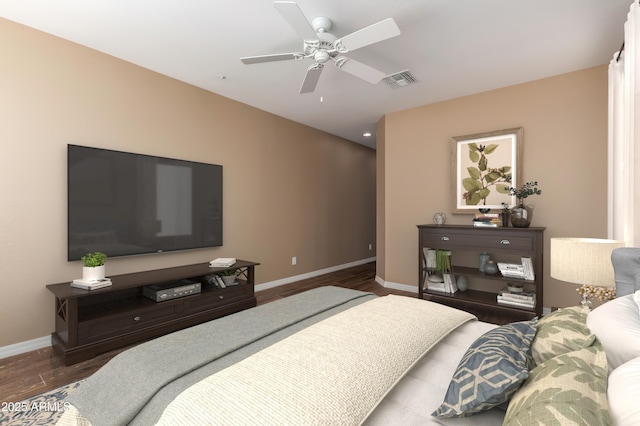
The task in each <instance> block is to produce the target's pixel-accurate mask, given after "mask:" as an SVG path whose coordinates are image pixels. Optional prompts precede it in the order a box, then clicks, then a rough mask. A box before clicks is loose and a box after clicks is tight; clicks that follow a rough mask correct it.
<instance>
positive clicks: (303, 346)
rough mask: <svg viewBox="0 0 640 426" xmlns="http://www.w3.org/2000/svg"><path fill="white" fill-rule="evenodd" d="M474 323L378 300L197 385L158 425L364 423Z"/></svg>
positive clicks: (442, 310)
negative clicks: (410, 374) (433, 353)
mask: <svg viewBox="0 0 640 426" xmlns="http://www.w3.org/2000/svg"><path fill="white" fill-rule="evenodd" d="M472 318H473V316H472V315H470V314H468V313H466V312H462V311H458V310H455V309H451V308H448V307H445V306H442V305H438V304H434V303H431V302H426V301H419V300H417V299H413V298H407V297H402V296H386V297H381V298H378V299H374V300H370V301H368V302H366V303H363V304H361V305H359V306H356V307H353V308H351V309H349V310H347V311H345V312H342V313H339V314H336V315H334V316H332V317H330V318H327V319H325V320H324V321H322V322H319V323H317V324H314V325H312V326H310V327H308V328H306V329H304V330H302V331H300V332H299V333H297V334H295V335H292V336H290V337H289V338H287V339H285V340H282V341H280V342H278V343H276V344H274V345H272V346H270V347H269V348H266V349H264V350H262V351H261V352H259V353H257V354H255V355H253V356H251V357H249V358H247V359H245V360H243V361H241V362H239V363H237V364H235V365H233V366H230V367H228V368H227V369H225V370H223V371H221V372H219V373H217V374H214V375H212V376H210V377H208V378H206V379H204V380H202V381H201V382H199V383H197V384H195V385H193V386H191V387H190V388H189V389H187V390H185V391H184V392H183V393H182V394H181V395H179V396H178V397H177V398H176V399H175V400H174V401H173V402H172V403H171V404H170V405H169V406H168V407H167V408H166V409H165V411H164V414H163V415H162V418H161V420H160V422H159V423H158V424H162V425H165V424H166V425H174V424H185V423H188V424H221V425H227V424H228V425H239V424H247V425H252V424H273V425H276V424H277V425H283V424H290V425H300V424H305V425H311V424H314V425H328V424H330V425H333V424H335V425H338V424H343V425H355V424H360V423H361V422H362V421H363V420H364V419H366V417H367V415H368V414H369V413H370V412H371V410H373V409H374V408H375V407H376V405H377V404H378V402H379V401H380V400H381V399H382V398H383V397H384V395H386V394H387V393H388V390H389V389H390V388H391V387H392V386H393V385H394V384H395V383H397V382H398V380H400V378H401V377H403V376H404V374H406V372H407V371H408V370H409V369H410V368H411V367H412V366H413V365H415V364H416V362H417V360H419V359H420V358H421V356H422V355H423V354H424V353H425V352H427V351H429V350H430V349H433V348H435V347H436V346H438V345H437V343H438V342H441V341H442V339H443V338H444V337H445V336H447V335H448V334H450V333H451V332H452V330H455V328H457V327H458V326H459V325H460V324H463V323H465V322H467V321H469V320H470V319H472ZM372 324H373V325H374V326H373V327H372ZM453 342H456V339H454V340H453ZM465 349H466V348H465ZM463 352H464V350H463ZM461 356H462V354H460V357H461ZM456 365H457V362H456ZM454 368H455V365H454ZM450 378H451V376H450V375H449V376H448V377H445V378H443V380H444V381H446V383H448V382H449V380H450ZM423 410H424V408H423ZM431 411H433V410H431ZM386 424H389V423H386ZM394 424H398V423H394Z"/></svg>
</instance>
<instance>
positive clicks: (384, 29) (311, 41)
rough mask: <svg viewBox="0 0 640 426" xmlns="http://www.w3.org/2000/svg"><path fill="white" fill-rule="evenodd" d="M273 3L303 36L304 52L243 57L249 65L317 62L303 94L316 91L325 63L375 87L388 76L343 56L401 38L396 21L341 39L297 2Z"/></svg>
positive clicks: (328, 24)
mask: <svg viewBox="0 0 640 426" xmlns="http://www.w3.org/2000/svg"><path fill="white" fill-rule="evenodd" d="M273 4H274V6H275V7H276V9H277V10H278V12H280V14H281V15H282V17H283V18H284V19H285V20H286V21H287V22H288V23H289V25H291V27H292V28H293V29H294V30H295V31H296V32H297V33H298V35H299V36H300V37H302V39H303V51H302V52H294V53H278V54H273V55H261V56H248V57H245V58H240V59H241V60H242V62H244V63H245V64H258V63H262V62H273V61H285V60H290V59H293V60H302V59H311V60H313V61H314V63H313V64H312V65H311V66H310V67H309V68H308V69H307V74H306V76H305V78H304V80H303V82H302V86H301V87H300V93H309V92H313V91H314V90H315V88H316V85H317V84H318V80H319V79H320V74H321V73H322V69H323V68H324V64H325V63H327V62H328V61H332V62H333V63H334V64H335V65H336V66H337V67H338V68H339V69H341V70H342V71H345V72H347V73H349V74H351V75H354V76H356V77H358V78H361V79H362V80H365V81H367V82H369V83H371V84H376V83H379V82H380V81H381V80H382V79H383V78H384V77H385V73H383V72H382V71H380V70H377V69H375V68H372V67H370V66H368V65H366V64H363V63H361V62H358V61H356V60H354V59H351V58H347V57H346V56H341V55H342V54H344V53H347V52H350V51H353V50H356V49H360V48H361V47H365V46H368V45H370V44H374V43H378V42H380V41H383V40H386V39H389V38H392V37H396V36H398V35H400V28H398V25H396V22H395V21H394V20H393V18H387V19H385V20H382V21H380V22H378V23H376V24H373V25H369V26H368V27H365V28H362V29H361V30H358V31H356V32H354V33H351V34H349V35H346V36H344V37H341V38H337V37H336V36H334V35H333V34H331V33H329V30H331V27H332V26H333V22H332V21H331V19H329V18H326V17H323V16H320V17H317V18H315V19H314V20H312V21H311V22H309V21H308V20H307V18H306V17H305V16H304V14H303V13H302V10H300V7H298V4H297V3H296V2H293V1H276V2H274V3H273Z"/></svg>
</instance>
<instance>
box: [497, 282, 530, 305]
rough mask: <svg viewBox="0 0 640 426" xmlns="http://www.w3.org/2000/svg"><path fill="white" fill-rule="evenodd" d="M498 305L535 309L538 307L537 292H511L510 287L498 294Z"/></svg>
mask: <svg viewBox="0 0 640 426" xmlns="http://www.w3.org/2000/svg"><path fill="white" fill-rule="evenodd" d="M498 304H500V305H509V306H515V307H518V308H529V309H533V308H535V306H536V292H535V291H524V290H523V291H518V292H514V291H510V290H509V288H508V287H505V288H503V289H502V290H501V291H500V293H498Z"/></svg>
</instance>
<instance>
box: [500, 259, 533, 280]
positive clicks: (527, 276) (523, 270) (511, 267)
mask: <svg viewBox="0 0 640 426" xmlns="http://www.w3.org/2000/svg"><path fill="white" fill-rule="evenodd" d="M521 261H522V263H506V262H498V269H499V270H500V273H501V274H502V276H503V277H507V278H519V279H522V280H530V281H533V280H534V279H535V274H534V273H533V263H532V262H531V258H530V257H523V258H521Z"/></svg>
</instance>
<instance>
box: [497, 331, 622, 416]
mask: <svg viewBox="0 0 640 426" xmlns="http://www.w3.org/2000/svg"><path fill="white" fill-rule="evenodd" d="M608 407H609V406H608V403H607V358H606V355H605V353H604V350H603V348H602V344H601V343H600V342H599V341H597V340H596V342H595V343H594V344H593V346H591V347H588V348H583V349H580V350H578V351H574V352H569V353H566V354H563V355H559V356H557V357H555V358H552V359H550V360H548V361H546V362H544V363H542V364H540V365H538V366H537V367H536V368H534V369H533V370H531V372H530V374H529V378H528V379H527V381H526V382H525V383H524V384H523V385H522V387H521V388H520V389H519V390H518V391H517V392H516V393H515V395H513V398H512V399H511V402H510V403H509V408H507V412H506V414H505V418H504V423H503V426H504V425H534V424H535V425H538V424H540V425H551V424H554V425H569V424H571V425H598V426H606V425H610V424H611V418H610V416H609V408H608Z"/></svg>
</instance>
